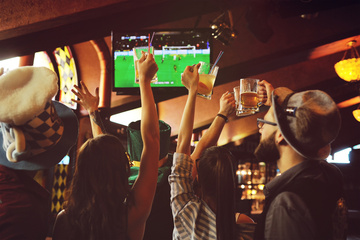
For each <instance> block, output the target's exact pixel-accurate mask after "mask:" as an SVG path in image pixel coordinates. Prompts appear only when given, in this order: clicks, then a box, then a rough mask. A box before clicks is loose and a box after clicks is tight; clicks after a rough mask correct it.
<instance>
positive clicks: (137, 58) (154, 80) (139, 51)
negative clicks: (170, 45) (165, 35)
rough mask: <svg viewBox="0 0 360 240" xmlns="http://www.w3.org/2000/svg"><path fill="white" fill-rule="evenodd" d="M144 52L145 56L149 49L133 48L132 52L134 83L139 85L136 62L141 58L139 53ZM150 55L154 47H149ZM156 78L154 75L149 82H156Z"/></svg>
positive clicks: (144, 47) (145, 47)
mask: <svg viewBox="0 0 360 240" xmlns="http://www.w3.org/2000/svg"><path fill="white" fill-rule="evenodd" d="M142 51H143V52H145V56H147V54H148V51H149V47H147V46H143V47H134V48H133V52H134V65H135V83H139V72H138V69H137V64H136V63H137V62H138V61H139V59H140V58H141V52H142ZM150 53H151V54H154V47H153V46H151V47H150ZM157 80H158V78H157V74H156V73H155V75H154V77H153V79H152V80H151V82H157Z"/></svg>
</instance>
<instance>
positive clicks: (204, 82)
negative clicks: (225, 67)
mask: <svg viewBox="0 0 360 240" xmlns="http://www.w3.org/2000/svg"><path fill="white" fill-rule="evenodd" d="M200 64H201V65H200V68H199V84H198V96H201V97H204V98H206V99H208V100H210V99H211V95H212V93H213V88H214V83H215V79H216V76H217V73H218V70H219V66H216V65H215V66H214V65H213V64H210V63H206V62H200Z"/></svg>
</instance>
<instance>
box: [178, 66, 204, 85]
mask: <svg viewBox="0 0 360 240" xmlns="http://www.w3.org/2000/svg"><path fill="white" fill-rule="evenodd" d="M199 68H200V63H198V64H196V65H195V66H194V65H193V66H187V67H186V68H185V70H184V72H183V73H182V75H181V83H182V84H183V85H184V86H185V87H186V88H187V89H188V90H190V89H192V90H194V91H197V87H198V83H199Z"/></svg>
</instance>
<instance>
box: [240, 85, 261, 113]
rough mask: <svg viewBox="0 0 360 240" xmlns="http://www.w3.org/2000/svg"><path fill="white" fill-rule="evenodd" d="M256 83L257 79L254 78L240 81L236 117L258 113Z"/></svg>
mask: <svg viewBox="0 0 360 240" xmlns="http://www.w3.org/2000/svg"><path fill="white" fill-rule="evenodd" d="M258 82H259V79H254V78H242V79H240V90H239V92H240V99H239V105H238V107H237V109H236V115H237V116H246V115H251V114H254V113H256V112H258V111H259V101H258V94H257V87H258Z"/></svg>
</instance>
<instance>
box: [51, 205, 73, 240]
mask: <svg viewBox="0 0 360 240" xmlns="http://www.w3.org/2000/svg"><path fill="white" fill-rule="evenodd" d="M69 226H70V225H69V223H68V219H67V214H66V211H65V210H61V211H60V212H59V213H58V214H57V216H56V220H55V224H54V230H53V238H52V239H53V240H57V239H67V238H68V237H69V235H68V234H69V232H70V229H69Z"/></svg>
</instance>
